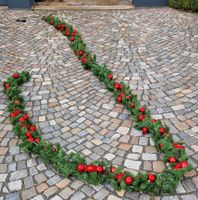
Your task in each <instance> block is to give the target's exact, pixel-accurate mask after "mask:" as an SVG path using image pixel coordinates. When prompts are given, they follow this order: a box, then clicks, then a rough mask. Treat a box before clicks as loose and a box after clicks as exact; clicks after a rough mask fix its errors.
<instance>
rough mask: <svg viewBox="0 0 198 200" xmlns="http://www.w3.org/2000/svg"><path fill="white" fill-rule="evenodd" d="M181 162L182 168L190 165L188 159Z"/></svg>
mask: <svg viewBox="0 0 198 200" xmlns="http://www.w3.org/2000/svg"><path fill="white" fill-rule="evenodd" d="M180 163H181V167H182V168H186V167H188V162H187V161H182V162H180Z"/></svg>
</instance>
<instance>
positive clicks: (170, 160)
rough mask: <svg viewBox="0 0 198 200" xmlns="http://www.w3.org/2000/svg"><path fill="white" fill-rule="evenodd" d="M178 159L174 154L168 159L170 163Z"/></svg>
mask: <svg viewBox="0 0 198 200" xmlns="http://www.w3.org/2000/svg"><path fill="white" fill-rule="evenodd" d="M176 161H177V160H176V158H175V157H173V156H172V157H170V158H169V159H168V162H170V163H175V162H176Z"/></svg>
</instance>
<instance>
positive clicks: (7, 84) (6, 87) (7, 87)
mask: <svg viewBox="0 0 198 200" xmlns="http://www.w3.org/2000/svg"><path fill="white" fill-rule="evenodd" d="M9 87H10V84H9V83H6V84H5V90H6V91H7V90H8V89H9Z"/></svg>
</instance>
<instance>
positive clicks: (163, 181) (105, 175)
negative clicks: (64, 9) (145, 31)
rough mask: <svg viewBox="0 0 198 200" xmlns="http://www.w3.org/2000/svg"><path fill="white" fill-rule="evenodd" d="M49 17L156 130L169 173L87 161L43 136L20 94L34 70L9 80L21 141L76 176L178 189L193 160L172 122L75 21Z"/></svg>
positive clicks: (138, 119) (118, 185) (140, 124)
mask: <svg viewBox="0 0 198 200" xmlns="http://www.w3.org/2000/svg"><path fill="white" fill-rule="evenodd" d="M43 19H44V20H45V21H46V22H48V23H50V24H51V25H53V26H54V27H55V28H56V29H58V30H59V31H61V32H62V33H63V34H64V35H66V36H67V38H68V39H69V40H70V41H71V43H70V44H71V48H72V49H73V51H74V53H75V54H76V56H78V58H79V59H80V60H81V62H82V65H83V66H84V68H85V69H89V70H91V71H92V72H93V73H94V75H95V76H97V77H98V78H99V80H100V81H101V82H103V83H104V84H105V85H106V87H107V89H108V90H110V91H112V92H113V93H114V98H115V100H116V101H117V102H118V103H121V104H123V105H124V106H125V108H126V109H128V111H129V112H130V113H131V115H132V116H133V118H134V121H135V127H136V128H137V129H139V130H142V132H143V134H148V133H149V134H151V136H152V138H153V140H154V142H155V146H156V148H157V149H158V150H159V152H162V153H163V154H164V159H163V161H164V163H165V165H166V168H165V169H164V171H163V173H159V174H154V173H148V174H146V173H138V174H137V175H133V174H131V173H130V172H128V171H124V170H123V167H118V168H115V167H114V166H112V164H111V163H107V162H105V161H101V160H97V161H94V162H93V163H91V164H86V161H85V158H83V157H81V156H80V155H79V154H78V153H70V154H66V153H65V152H64V151H63V150H62V148H61V147H60V145H59V144H55V145H53V144H51V143H49V142H47V141H46V140H43V139H42V138H41V136H40V134H39V132H38V130H37V129H36V126H35V125H34V124H33V123H32V122H31V120H30V118H29V117H28V115H27V113H26V112H25V111H24V99H23V98H22V97H21V96H20V93H21V90H20V89H19V86H20V85H21V84H23V83H25V82H27V81H28V80H29V79H30V76H29V73H28V72H21V73H19V72H17V73H15V74H13V76H12V77H10V78H8V79H7V81H6V82H4V92H5V94H6V96H7V98H8V100H9V105H8V111H9V112H10V113H11V114H10V121H11V123H12V124H13V127H14V128H13V129H14V132H15V134H16V135H18V137H19V138H20V139H21V143H20V147H21V148H22V149H23V150H24V151H26V152H31V153H34V154H36V155H38V156H39V157H41V158H42V159H43V160H44V161H45V162H46V163H49V164H51V165H52V166H53V167H54V168H55V169H56V170H57V171H58V172H59V173H60V174H61V175H63V176H65V177H76V178H78V179H81V180H83V181H85V182H87V183H88V184H93V185H98V184H101V183H110V184H111V185H112V186H113V187H114V188H115V189H116V190H121V189H125V190H126V191H142V192H146V193H153V194H162V193H172V192H174V191H175V188H176V186H177V184H178V182H179V181H180V180H181V178H182V177H183V176H184V174H185V173H186V172H188V171H190V170H191V169H192V167H191V166H190V164H188V162H187V160H188V157H187V156H186V153H185V147H184V146H183V145H182V144H180V143H175V142H174V141H173V138H172V134H171V133H170V131H169V128H168V127H166V126H164V125H163V124H162V122H161V121H160V120H155V119H152V118H151V116H150V113H149V111H148V109H147V107H146V106H141V105H140V102H139V101H138V99H137V96H136V95H133V94H132V92H131V90H130V88H129V87H128V86H127V85H125V84H124V83H118V82H116V81H115V80H114V79H113V75H112V72H111V70H109V69H107V67H106V66H101V65H98V64H97V63H96V56H95V55H91V53H90V52H89V51H87V50H86V44H85V43H84V42H83V40H82V38H81V36H80V34H79V33H78V32H77V31H76V30H75V29H74V28H73V27H72V25H70V24H67V23H65V22H64V21H61V20H60V19H58V18H57V17H54V16H52V15H50V16H47V17H44V18H43Z"/></svg>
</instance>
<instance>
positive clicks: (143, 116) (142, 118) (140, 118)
mask: <svg viewBox="0 0 198 200" xmlns="http://www.w3.org/2000/svg"><path fill="white" fill-rule="evenodd" d="M145 118H146V115H138V121H139V122H141V121H143V120H144V119H145Z"/></svg>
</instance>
